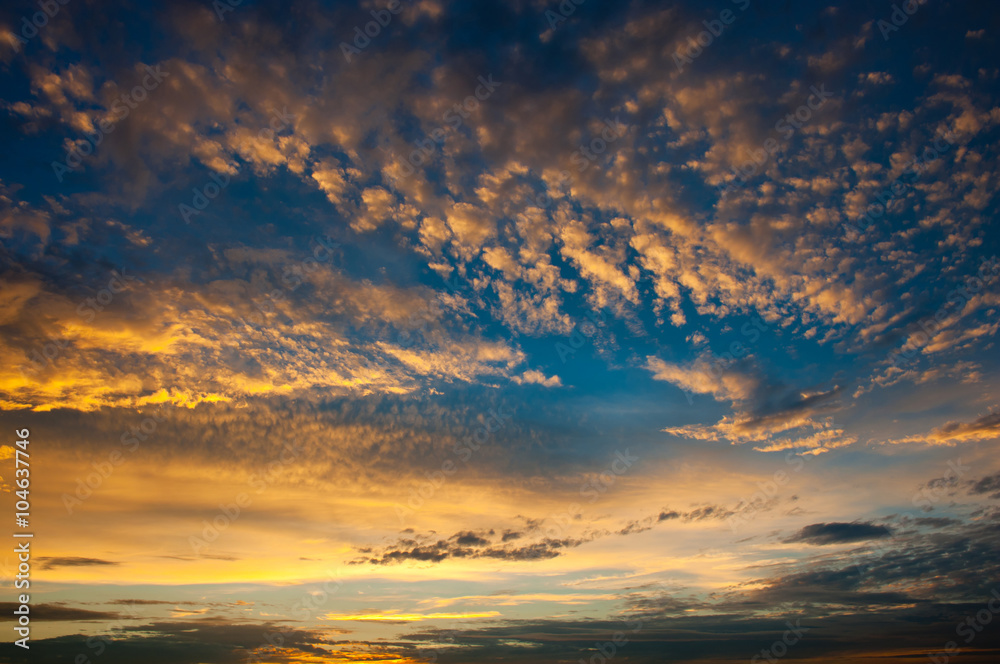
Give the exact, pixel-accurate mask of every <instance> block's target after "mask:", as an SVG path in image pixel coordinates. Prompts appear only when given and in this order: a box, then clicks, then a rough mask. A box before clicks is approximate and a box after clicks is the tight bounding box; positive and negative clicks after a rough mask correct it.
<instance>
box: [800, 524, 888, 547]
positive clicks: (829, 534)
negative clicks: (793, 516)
mask: <svg viewBox="0 0 1000 664" xmlns="http://www.w3.org/2000/svg"><path fill="white" fill-rule="evenodd" d="M891 535H892V531H891V530H889V529H888V528H887V527H885V526H877V525H874V524H871V523H814V524H812V525H809V526H806V527H804V528H803V529H802V530H800V531H799V532H798V533H796V534H795V535H792V536H791V537H789V538H788V539H786V540H785V542H805V543H806V544H821V545H822V544H842V543H844V542H861V541H864V540H870V539H877V538H879V537H890V536H891Z"/></svg>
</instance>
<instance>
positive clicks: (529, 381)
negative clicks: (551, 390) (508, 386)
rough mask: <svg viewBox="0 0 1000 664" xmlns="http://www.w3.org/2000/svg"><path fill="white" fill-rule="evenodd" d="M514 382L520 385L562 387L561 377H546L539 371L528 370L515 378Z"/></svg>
mask: <svg viewBox="0 0 1000 664" xmlns="http://www.w3.org/2000/svg"><path fill="white" fill-rule="evenodd" d="M512 380H513V381H514V382H515V383H517V384H518V385H522V384H523V385H541V386H542V387H562V381H561V380H560V379H559V376H549V377H546V376H545V374H544V373H542V372H541V371H538V370H537V369H528V370H527V371H525V372H524V373H523V374H521V375H520V376H514V377H513V378H512Z"/></svg>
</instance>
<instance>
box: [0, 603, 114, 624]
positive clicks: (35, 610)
mask: <svg viewBox="0 0 1000 664" xmlns="http://www.w3.org/2000/svg"><path fill="white" fill-rule="evenodd" d="M18 606H19V605H18V604H15V603H13V602H3V603H0V616H2V618H0V620H4V621H9V620H14V618H15V617H14V615H13V611H14V610H15V609H16V608H17V607H18ZM121 617H122V616H121V615H120V614H118V613H111V612H108V611H90V610H88V609H80V608H76V607H69V606H65V605H63V604H38V605H32V606H31V619H32V620H41V621H47V622H67V621H84V620H115V619H119V618H121Z"/></svg>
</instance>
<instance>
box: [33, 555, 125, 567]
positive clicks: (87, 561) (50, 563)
mask: <svg viewBox="0 0 1000 664" xmlns="http://www.w3.org/2000/svg"><path fill="white" fill-rule="evenodd" d="M38 561H39V562H40V563H41V568H42V569H55V568H56V567H91V566H99V565H119V564H121V563H117V562H115V561H112V560H101V559H100V558H80V557H78V556H64V557H54V558H53V557H47V556H42V557H40V558H38Z"/></svg>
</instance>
